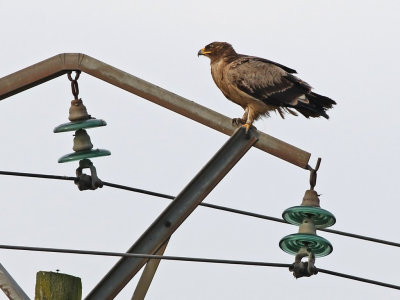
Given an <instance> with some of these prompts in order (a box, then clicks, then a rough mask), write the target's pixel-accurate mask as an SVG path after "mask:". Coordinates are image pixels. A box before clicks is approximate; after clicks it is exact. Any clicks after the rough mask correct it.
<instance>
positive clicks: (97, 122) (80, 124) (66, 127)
mask: <svg viewBox="0 0 400 300" xmlns="http://www.w3.org/2000/svg"><path fill="white" fill-rule="evenodd" d="M106 125H107V123H106V121H104V120H101V119H89V120H84V121H77V122H69V123H64V124H61V125H58V126H57V127H56V128H54V130H53V132H55V133H58V132H66V131H76V130H79V129H85V128H93V127H100V126H106Z"/></svg>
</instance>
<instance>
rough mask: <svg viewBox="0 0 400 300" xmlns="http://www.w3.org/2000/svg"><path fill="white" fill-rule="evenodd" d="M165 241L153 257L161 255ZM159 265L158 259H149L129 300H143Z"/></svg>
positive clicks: (165, 246) (165, 244)
mask: <svg viewBox="0 0 400 300" xmlns="http://www.w3.org/2000/svg"><path fill="white" fill-rule="evenodd" d="M168 241H169V240H167V241H166V242H165V243H164V244H163V245H162V246H161V248H160V249H158V251H157V252H156V253H155V255H163V254H164V252H165V249H166V248H167V245H168ZM159 264H160V260H159V259H150V260H149V261H148V262H147V263H146V266H145V267H144V270H143V273H142V275H141V276H140V279H139V282H138V284H137V286H136V289H135V292H134V293H133V296H132V299H131V300H143V299H144V297H146V294H147V291H148V290H149V287H150V284H151V282H152V281H153V278H154V275H155V274H156V271H157V268H158V265H159Z"/></svg>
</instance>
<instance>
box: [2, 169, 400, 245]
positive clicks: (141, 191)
mask: <svg viewBox="0 0 400 300" xmlns="http://www.w3.org/2000/svg"><path fill="white" fill-rule="evenodd" d="M0 175H10V176H22V177H34V178H45V179H59V180H70V181H75V180H77V177H70V176H59V175H46V174H35V173H22V172H10V171H0ZM103 185H105V186H108V187H112V188H117V189H122V190H127V191H131V192H136V193H141V194H146V195H150V196H154V197H159V198H165V199H170V200H173V199H175V197H174V196H171V195H166V194H162V193H157V192H152V191H148V190H143V189H138V188H133V187H129V186H125V185H120V184H115V183H110V182H106V181H103ZM200 206H204V207H208V208H212V209H217V210H222V211H226V212H231V213H234V214H239V215H244V216H249V217H253V218H259V219H263V220H269V221H274V222H279V223H284V224H289V223H288V222H286V221H285V220H283V219H280V218H276V217H271V216H266V215H262V214H258V213H253V212H248V211H244V210H239V209H235V208H230V207H225V206H220V205H216V204H210V203H204V202H203V203H200ZM318 230H320V231H325V232H328V233H333V234H338V235H343V236H347V237H351V238H356V239H360V240H365V241H370V242H374V243H379V244H384V245H389V246H394V247H400V243H396V242H391V241H387V240H382V239H377V238H373V237H368V236H363V235H359V234H354V233H349V232H344V231H339V230H334V229H328V228H322V229H318Z"/></svg>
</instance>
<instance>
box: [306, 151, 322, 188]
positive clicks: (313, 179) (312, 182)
mask: <svg viewBox="0 0 400 300" xmlns="http://www.w3.org/2000/svg"><path fill="white" fill-rule="evenodd" d="M320 165H321V157H318V160H317V164H316V165H315V168H314V169H313V168H312V167H311V166H310V165H307V166H306V169H307V170H309V171H310V190H314V187H315V185H316V184H317V171H318V169H319V166H320Z"/></svg>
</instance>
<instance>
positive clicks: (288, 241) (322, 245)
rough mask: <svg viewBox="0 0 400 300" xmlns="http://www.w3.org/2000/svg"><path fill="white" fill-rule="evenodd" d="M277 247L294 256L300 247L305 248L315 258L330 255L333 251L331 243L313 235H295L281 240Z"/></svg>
mask: <svg viewBox="0 0 400 300" xmlns="http://www.w3.org/2000/svg"><path fill="white" fill-rule="evenodd" d="M279 247H281V249H282V250H283V251H285V252H286V253H289V254H292V255H296V254H297V252H298V251H299V250H300V248H302V247H307V248H308V249H309V250H310V252H312V253H313V254H314V255H315V256H316V257H322V256H326V255H328V254H330V253H331V252H332V250H333V247H332V245H331V243H330V242H329V241H328V240H326V239H324V238H323V237H320V236H318V235H314V234H306V233H295V234H290V235H287V236H285V237H284V238H282V239H281V240H280V242H279Z"/></svg>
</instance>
